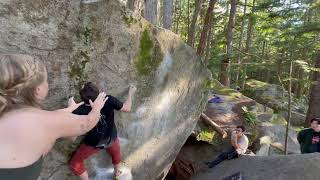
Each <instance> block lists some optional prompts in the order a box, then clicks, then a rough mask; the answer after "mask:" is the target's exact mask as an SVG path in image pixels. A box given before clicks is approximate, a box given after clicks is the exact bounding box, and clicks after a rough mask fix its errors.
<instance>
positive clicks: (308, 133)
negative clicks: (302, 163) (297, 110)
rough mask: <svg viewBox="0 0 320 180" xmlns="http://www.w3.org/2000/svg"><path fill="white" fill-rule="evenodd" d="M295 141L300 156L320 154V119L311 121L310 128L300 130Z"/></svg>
mask: <svg viewBox="0 0 320 180" xmlns="http://www.w3.org/2000/svg"><path fill="white" fill-rule="evenodd" d="M297 139H298V142H299V144H300V150H301V153H302V154H305V153H314V152H320V118H313V119H311V126H310V128H307V129H303V130H301V131H300V132H299V133H298V136H297Z"/></svg>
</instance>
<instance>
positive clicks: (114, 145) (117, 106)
mask: <svg viewBox="0 0 320 180" xmlns="http://www.w3.org/2000/svg"><path fill="white" fill-rule="evenodd" d="M135 91H136V87H134V86H130V88H129V92H128V98H127V100H126V101H125V102H124V103H122V102H121V101H119V100H118V99H117V98H115V97H113V96H111V95H107V97H108V101H106V103H105V105H104V107H103V108H102V109H101V111H100V112H101V117H100V120H99V123H98V124H97V125H96V126H95V127H94V128H93V129H92V130H91V131H89V132H88V133H87V134H86V135H85V137H84V139H83V141H82V143H81V144H80V146H79V148H78V149H77V150H76V151H75V153H74V154H73V156H72V158H71V160H70V161H69V165H70V167H71V170H72V171H73V172H74V173H75V174H76V175H77V176H80V178H81V179H82V180H88V179H89V176H88V173H87V171H86V169H85V166H84V162H83V161H84V160H85V159H87V158H89V156H91V155H93V154H95V153H97V152H99V151H100V150H101V149H105V150H106V151H107V152H108V153H109V154H110V155H111V157H112V164H113V166H114V177H115V179H117V178H119V176H120V175H121V171H120V169H119V165H120V160H121V159H120V143H119V139H118V136H117V128H116V125H115V123H114V110H118V111H119V110H120V111H124V112H130V111H131V104H132V96H133V95H134V93H135ZM98 94H99V89H98V88H97V86H96V85H94V84H93V83H92V82H88V83H86V84H85V85H84V86H83V87H82V89H81V90H80V96H81V99H82V101H84V103H85V104H83V105H81V106H80V107H78V108H77V109H76V110H74V111H73V113H74V114H79V115H85V114H87V113H89V112H90V111H91V106H90V104H89V101H94V100H95V99H96V97H97V96H98Z"/></svg>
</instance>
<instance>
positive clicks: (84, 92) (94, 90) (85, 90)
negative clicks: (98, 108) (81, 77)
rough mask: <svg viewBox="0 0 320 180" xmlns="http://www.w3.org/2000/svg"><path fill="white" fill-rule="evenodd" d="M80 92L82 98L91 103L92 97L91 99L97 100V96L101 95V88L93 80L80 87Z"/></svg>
mask: <svg viewBox="0 0 320 180" xmlns="http://www.w3.org/2000/svg"><path fill="white" fill-rule="evenodd" d="M79 93H80V97H81V100H82V101H84V103H86V104H89V100H90V99H91V101H94V100H96V98H97V97H98V95H99V89H98V87H97V86H96V85H95V84H93V83H92V82H87V83H85V84H84V85H83V87H82V88H81V89H80V92H79Z"/></svg>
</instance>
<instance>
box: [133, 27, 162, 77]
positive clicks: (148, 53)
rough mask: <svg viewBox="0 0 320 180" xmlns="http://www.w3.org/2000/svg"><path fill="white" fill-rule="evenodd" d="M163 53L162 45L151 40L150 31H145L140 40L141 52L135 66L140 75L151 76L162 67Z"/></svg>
mask: <svg viewBox="0 0 320 180" xmlns="http://www.w3.org/2000/svg"><path fill="white" fill-rule="evenodd" d="M162 59H163V53H162V51H161V48H160V45H159V44H158V43H154V41H153V40H152V39H151V37H150V34H149V30H148V29H145V30H144V31H143V33H142V35H141V38H140V51H139V55H138V57H137V59H136V61H135V66H136V68H137V70H138V72H139V74H140V75H149V74H150V73H151V72H152V71H154V70H156V68H157V67H158V66H159V65H160V63H161V61H162Z"/></svg>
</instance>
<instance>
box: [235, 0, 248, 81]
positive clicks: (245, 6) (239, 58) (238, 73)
mask: <svg viewBox="0 0 320 180" xmlns="http://www.w3.org/2000/svg"><path fill="white" fill-rule="evenodd" d="M246 12H247V0H244V8H243V16H242V22H241V30H240V38H239V44H238V49H239V50H240V51H241V49H242V48H241V46H242V38H243V30H244V23H245V20H246ZM238 64H239V65H238V66H237V72H236V73H237V74H236V80H235V81H236V85H237V86H238V85H239V84H238V83H239V77H240V69H241V68H240V64H241V53H238Z"/></svg>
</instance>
